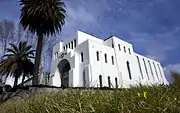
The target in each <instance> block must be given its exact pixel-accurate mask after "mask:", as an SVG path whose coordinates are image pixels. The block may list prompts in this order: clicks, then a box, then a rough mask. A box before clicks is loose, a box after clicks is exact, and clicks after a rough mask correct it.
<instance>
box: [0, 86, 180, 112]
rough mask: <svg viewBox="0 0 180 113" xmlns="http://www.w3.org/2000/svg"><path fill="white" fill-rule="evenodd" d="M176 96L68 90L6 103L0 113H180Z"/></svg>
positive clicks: (153, 91) (176, 92) (152, 91)
mask: <svg viewBox="0 0 180 113" xmlns="http://www.w3.org/2000/svg"><path fill="white" fill-rule="evenodd" d="M66 90H67V89H66ZM179 96H180V88H178V87H165V86H153V87H144V86H142V87H132V88H129V89H117V90H97V89H96V90H71V89H68V92H65V91H64V92H58V93H42V94H36V95H33V96H30V97H28V98H25V99H21V100H9V101H7V102H5V103H2V104H0V113H180V98H179Z"/></svg>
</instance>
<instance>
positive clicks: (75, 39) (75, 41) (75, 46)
mask: <svg viewBox="0 0 180 113" xmlns="http://www.w3.org/2000/svg"><path fill="white" fill-rule="evenodd" d="M74 47H76V39H75V40H74Z"/></svg>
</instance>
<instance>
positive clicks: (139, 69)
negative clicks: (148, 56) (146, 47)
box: [136, 56, 144, 79]
mask: <svg viewBox="0 0 180 113" xmlns="http://www.w3.org/2000/svg"><path fill="white" fill-rule="evenodd" d="M136 57H137V60H138V65H139V70H140V73H141V77H142V79H144V77H143V73H142V69H141V64H140V61H139V57H138V56H136Z"/></svg>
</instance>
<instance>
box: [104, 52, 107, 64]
mask: <svg viewBox="0 0 180 113" xmlns="http://www.w3.org/2000/svg"><path fill="white" fill-rule="evenodd" d="M104 59H105V63H107V54H104Z"/></svg>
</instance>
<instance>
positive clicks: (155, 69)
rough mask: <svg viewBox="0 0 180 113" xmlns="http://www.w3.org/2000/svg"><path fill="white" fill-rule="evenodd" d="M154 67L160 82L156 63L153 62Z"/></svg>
mask: <svg viewBox="0 0 180 113" xmlns="http://www.w3.org/2000/svg"><path fill="white" fill-rule="evenodd" d="M153 65H154V69H155V72H156V76H157V78H158V81H159V76H158V73H157V69H156V66H155V63H154V62H153Z"/></svg>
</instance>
